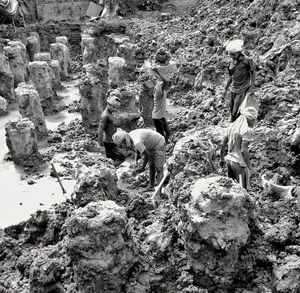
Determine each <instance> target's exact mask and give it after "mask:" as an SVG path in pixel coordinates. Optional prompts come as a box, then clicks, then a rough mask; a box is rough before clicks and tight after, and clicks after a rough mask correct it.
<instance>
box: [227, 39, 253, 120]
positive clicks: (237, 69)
mask: <svg viewBox="0 0 300 293" xmlns="http://www.w3.org/2000/svg"><path fill="white" fill-rule="evenodd" d="M226 51H227V52H228V53H229V55H230V56H231V58H232V60H231V62H230V64H229V66H228V68H227V69H228V74H229V78H228V80H227V82H226V85H225V89H224V92H223V98H225V97H226V95H227V90H228V88H229V86H230V85H231V93H230V102H229V107H230V113H231V122H234V121H235V120H236V119H237V117H239V115H240V113H239V107H240V105H241V103H242V102H243V100H244V98H245V96H246V93H247V92H249V93H250V94H253V91H254V86H255V66H254V63H253V60H252V59H251V58H249V57H247V56H245V54H244V52H243V41H242V40H233V41H230V42H228V44H227V45H226Z"/></svg>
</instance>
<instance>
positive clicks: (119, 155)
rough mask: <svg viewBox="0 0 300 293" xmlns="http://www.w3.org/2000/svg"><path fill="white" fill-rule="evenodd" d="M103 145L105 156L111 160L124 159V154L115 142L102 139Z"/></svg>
mask: <svg viewBox="0 0 300 293" xmlns="http://www.w3.org/2000/svg"><path fill="white" fill-rule="evenodd" d="M104 147H105V152H106V157H107V158H109V159H113V161H125V154H124V153H123V152H122V151H121V150H120V149H119V148H118V146H117V145H116V144H115V143H113V142H105V141H104Z"/></svg>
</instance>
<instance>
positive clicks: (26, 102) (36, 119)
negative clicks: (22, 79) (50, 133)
mask: <svg viewBox="0 0 300 293" xmlns="http://www.w3.org/2000/svg"><path fill="white" fill-rule="evenodd" d="M16 97H17V100H18V105H19V111H20V113H21V115H22V117H23V118H28V119H29V120H30V121H31V122H33V124H34V126H35V131H36V134H37V138H38V139H43V138H45V137H46V136H47V127H46V123H45V117H44V113H43V109H42V106H41V101H40V96H39V94H38V92H37V91H36V89H35V88H34V87H33V86H32V85H29V84H25V83H20V84H19V86H18V88H17V89H16Z"/></svg>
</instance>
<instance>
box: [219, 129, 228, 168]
mask: <svg viewBox="0 0 300 293" xmlns="http://www.w3.org/2000/svg"><path fill="white" fill-rule="evenodd" d="M227 144H228V135H226V136H225V137H224V138H223V141H222V144H221V153H220V165H221V167H222V166H223V165H224V157H225V151H226V146H227Z"/></svg>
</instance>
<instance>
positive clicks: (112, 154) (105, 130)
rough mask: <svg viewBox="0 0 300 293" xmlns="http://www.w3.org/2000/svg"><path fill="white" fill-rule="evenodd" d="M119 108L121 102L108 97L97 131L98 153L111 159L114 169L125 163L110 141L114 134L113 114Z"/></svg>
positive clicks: (120, 152)
mask: <svg viewBox="0 0 300 293" xmlns="http://www.w3.org/2000/svg"><path fill="white" fill-rule="evenodd" d="M120 106H121V101H120V99H119V98H118V97H117V96H116V95H111V96H109V97H108V99H107V105H106V108H105V109H104V111H103V112H102V114H101V118H100V124H99V130H98V140H99V145H100V152H101V153H102V154H103V155H105V154H106V157H107V158H110V159H113V161H114V166H115V167H118V166H119V165H120V164H122V163H123V162H124V161H125V155H124V153H123V152H122V151H121V150H120V149H119V148H118V147H117V145H116V144H115V143H114V142H113V139H112V136H113V135H114V133H115V132H116V130H115V126H114V117H113V112H115V111H116V110H117V109H118V108H120ZM103 134H104V135H103ZM103 136H104V137H103Z"/></svg>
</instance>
